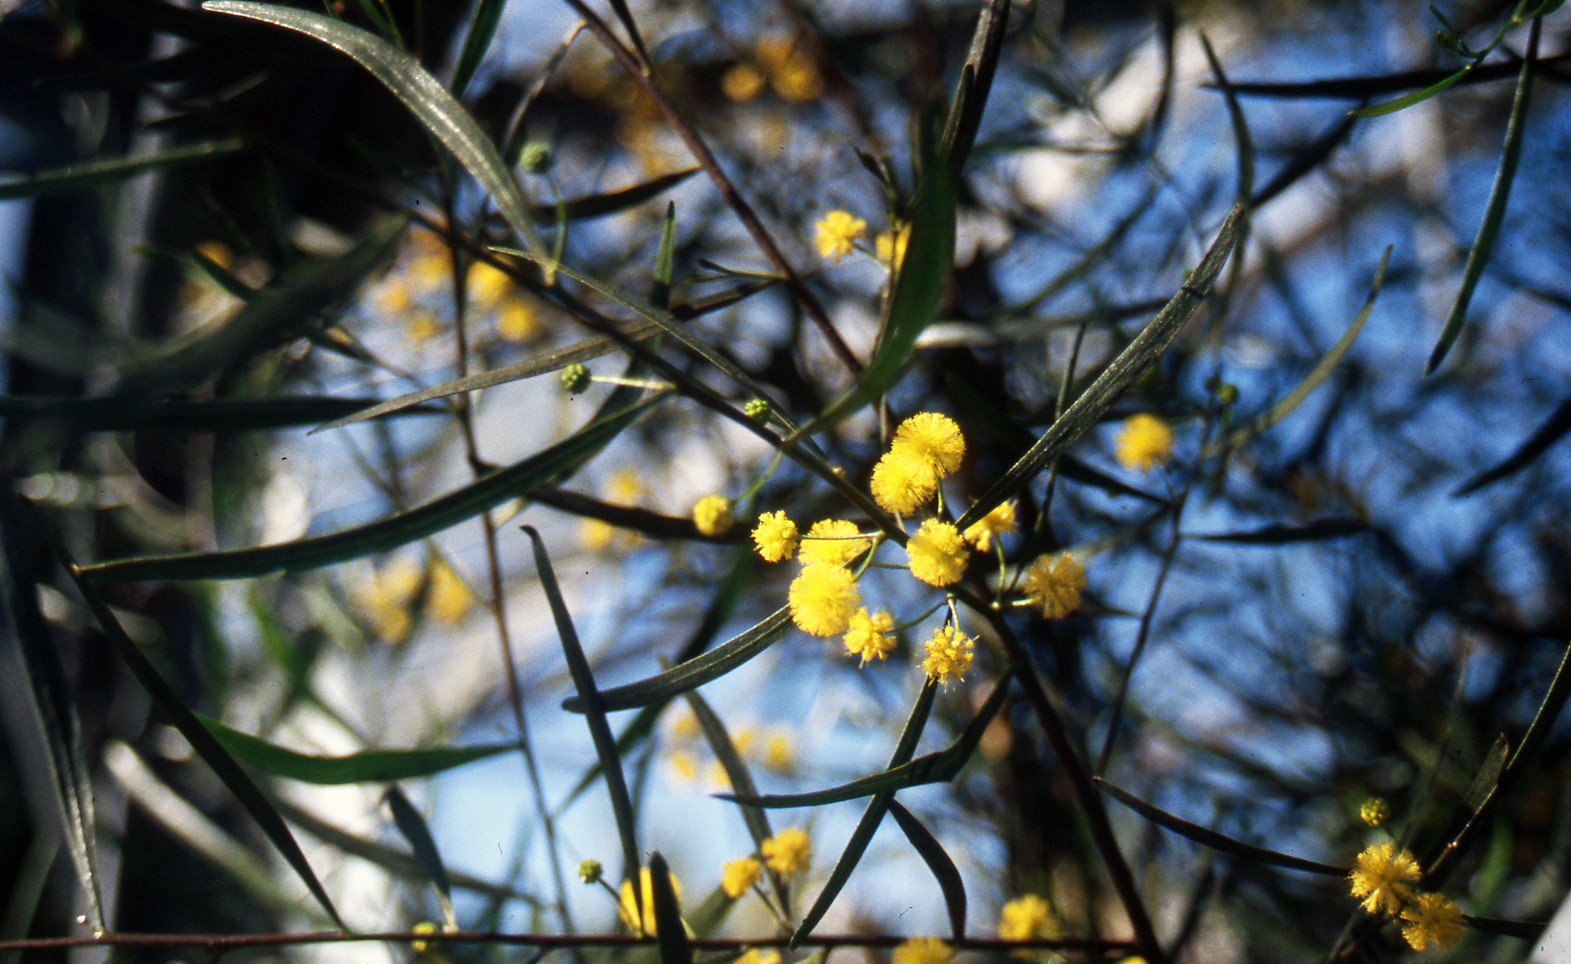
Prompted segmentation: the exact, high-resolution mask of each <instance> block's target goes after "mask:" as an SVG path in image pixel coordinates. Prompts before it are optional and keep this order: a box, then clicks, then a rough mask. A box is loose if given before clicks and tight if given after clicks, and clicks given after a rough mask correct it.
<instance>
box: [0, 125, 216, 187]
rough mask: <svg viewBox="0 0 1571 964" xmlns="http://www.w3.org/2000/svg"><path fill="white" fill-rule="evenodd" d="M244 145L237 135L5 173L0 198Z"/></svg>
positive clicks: (93, 181)
mask: <svg viewBox="0 0 1571 964" xmlns="http://www.w3.org/2000/svg"><path fill="white" fill-rule="evenodd" d="M244 147H245V142H244V141H242V140H240V139H239V138H237V137H230V138H225V139H224V140H218V141H204V142H202V143H200V144H190V145H187V146H185V147H173V148H170V149H169V150H166V151H159V152H157V153H155V154H145V155H142V156H140V157H112V158H106V159H104V160H97V161H87V162H84V163H82V164H72V165H70V166H69V167H57V168H54V169H53V170H49V171H40V172H39V173H37V174H24V175H20V176H11V175H6V176H4V177H0V201H9V200H12V199H13V198H23V197H39V196H40V195H45V194H56V193H59V192H61V191H78V190H82V189H83V188H89V187H97V186H98V185H100V184H111V183H114V182H115V181H123V180H125V179H126V178H128V177H134V176H135V175H137V174H141V173H142V172H144V171H156V170H161V169H163V168H168V167H174V166H176V165H179V164H189V163H191V162H192V161H204V160H207V159H208V158H212V157H221V156H223V155H225V154H233V153H235V152H236V151H239V150H241V149H243V148H244Z"/></svg>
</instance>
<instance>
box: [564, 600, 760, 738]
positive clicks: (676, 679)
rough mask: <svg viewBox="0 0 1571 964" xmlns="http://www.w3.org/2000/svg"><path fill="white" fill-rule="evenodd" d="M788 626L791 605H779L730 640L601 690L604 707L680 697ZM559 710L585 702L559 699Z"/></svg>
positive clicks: (750, 654) (747, 656)
mask: <svg viewBox="0 0 1571 964" xmlns="http://www.w3.org/2000/svg"><path fill="white" fill-rule="evenodd" d="M790 628H791V608H790V607H789V606H782V607H781V608H779V609H777V610H775V611H774V612H773V613H771V614H769V616H768V617H766V618H765V619H764V620H763V621H762V622H760V623H759V624H758V625H756V626H753V627H752V628H751V629H748V630H746V631H744V632H741V633H738V634H737V635H736V636H735V637H734V638H732V639H731V640H730V641H728V642H726V643H724V644H722V645H720V646H717V647H715V648H714V649H711V650H709V651H708V652H705V653H703V654H702V655H699V656H695V657H693V658H692V659H690V660H687V661H686V662H683V663H678V664H677V665H676V666H673V667H672V668H670V669H668V670H666V671H665V672H664V673H660V674H659V675H656V676H651V677H649V678H648V679H644V680H639V681H638V682H636V683H628V684H626V685H625V686H614V687H612V688H611V689H608V690H605V691H603V692H601V693H600V700H601V703H602V705H603V706H604V707H605V708H606V710H608V711H609V710H630V709H633V708H635V707H640V706H648V705H650V704H652V703H659V702H662V701H664V700H669V699H671V698H672V697H675V696H680V695H682V694H683V693H686V692H687V691H689V690H694V689H697V688H698V687H700V686H702V685H704V684H705V683H708V682H709V681H711V680H716V679H719V678H720V677H722V676H724V675H725V674H727V673H729V672H731V671H732V670H733V669H736V668H737V667H738V666H741V665H742V664H743V663H745V662H747V661H748V660H750V659H752V658H753V657H754V656H757V655H758V654H759V653H762V652H763V651H764V650H766V649H768V648H769V646H770V644H771V643H773V642H774V641H775V640H777V639H779V638H780V637H782V636H784V635H785V634H786V632H787V631H789V630H790ZM562 709H564V710H567V711H568V712H569V713H582V712H584V709H585V704H584V701H583V697H582V696H576V697H570V698H568V699H566V700H563V701H562Z"/></svg>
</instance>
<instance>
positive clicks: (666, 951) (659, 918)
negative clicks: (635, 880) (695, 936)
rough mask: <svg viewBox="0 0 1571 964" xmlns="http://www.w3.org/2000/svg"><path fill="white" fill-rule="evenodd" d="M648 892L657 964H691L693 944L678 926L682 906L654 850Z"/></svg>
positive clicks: (661, 859) (650, 864)
mask: <svg viewBox="0 0 1571 964" xmlns="http://www.w3.org/2000/svg"><path fill="white" fill-rule="evenodd" d="M649 889H650V890H651V891H652V892H653V896H654V900H655V940H656V941H657V942H658V943H659V945H660V964H693V945H692V942H690V941H689V940H688V939H687V928H685V927H683V926H682V907H681V905H680V904H678V903H677V902H676V888H674V887H672V886H671V869H670V868H669V867H667V866H666V862H665V858H664V857H662V856H660V851H658V850H656V851H655V852H654V853H652V854H650V855H649Z"/></svg>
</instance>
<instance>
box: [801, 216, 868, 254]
mask: <svg viewBox="0 0 1571 964" xmlns="http://www.w3.org/2000/svg"><path fill="white" fill-rule="evenodd" d="M866 230H867V222H866V221H864V220H862V219H861V218H859V217H856V216H854V215H852V214H851V212H850V211H841V210H834V211H830V212H829V213H828V214H826V215H824V216H823V217H821V218H819V219H818V224H817V226H816V228H815V229H814V233H813V244H814V246H815V247H817V248H818V254H819V256H820V257H824V258H832V259H833V260H835V261H837V262H838V261H839V260H840V259H841V258H843V257H845V256H846V255H848V254H850V253H851V248H852V247H853V246H854V245H855V244H856V240H857V238H860V237H861V236H862V232H863V231H866Z"/></svg>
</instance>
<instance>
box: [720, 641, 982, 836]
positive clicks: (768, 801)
mask: <svg viewBox="0 0 1571 964" xmlns="http://www.w3.org/2000/svg"><path fill="white" fill-rule="evenodd" d="M1010 677H1011V673H1010V672H1009V671H1006V672H1005V673H1004V675H1002V676H1000V677H999V678H998V682H997V683H995V684H993V692H992V693H990V694H988V697H987V701H986V702H985V703H983V704H982V708H981V709H980V710H978V711H977V714H976V716H974V717H972V718H971V722H970V723H967V724H966V728H965V730H964V731H962V732H961V734H960V735H959V736H958V737H956V738H955V741H954V742H953V743H951V744H949V746H947V747H945V748H944V749H942V750H940V751H938V752H937V753H928V754H925V755H923V756H919V757H917V758H916V759H914V760H911V761H909V762H907V763H902V764H900V765H899V766H894V767H890V768H889V769H887V770H881V771H879V772H878V773H874V774H871V775H869V776H865V777H861V778H859V779H856V780H852V781H851V782H850V783H843V784H841V785H840V786H838V787H830V788H829V789H827V790H815V791H813V792H810V793H782V794H770V795H768V796H761V797H747V796H743V795H742V794H740V793H717V794H715V796H716V797H718V798H720V799H721V800H730V801H731V802H733V803H737V804H741V805H743V806H749V807H763V808H766V809H772V810H773V809H783V808H791V807H821V806H823V805H824V804H826V803H840V802H842V801H845V800H856V799H859V798H861V797H870V796H873V795H874V794H876V793H893V792H895V791H896V790H904V789H905V788H906V787H915V786H920V785H922V784H924V783H947V782H948V781H950V780H953V779H954V778H955V776H956V775H957V774H959V772H960V771H961V769H963V768H964V767H965V765H966V763H967V762H969V761H970V759H971V754H972V753H974V752H975V751H976V748H977V745H978V744H980V743H981V742H982V734H983V733H984V732H985V731H986V730H987V725H988V724H989V723H991V722H992V721H993V717H995V716H997V715H998V711H999V709H1000V708H1002V707H1003V705H1004V698H1005V697H1006V696H1008V695H1009V680H1010Z"/></svg>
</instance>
